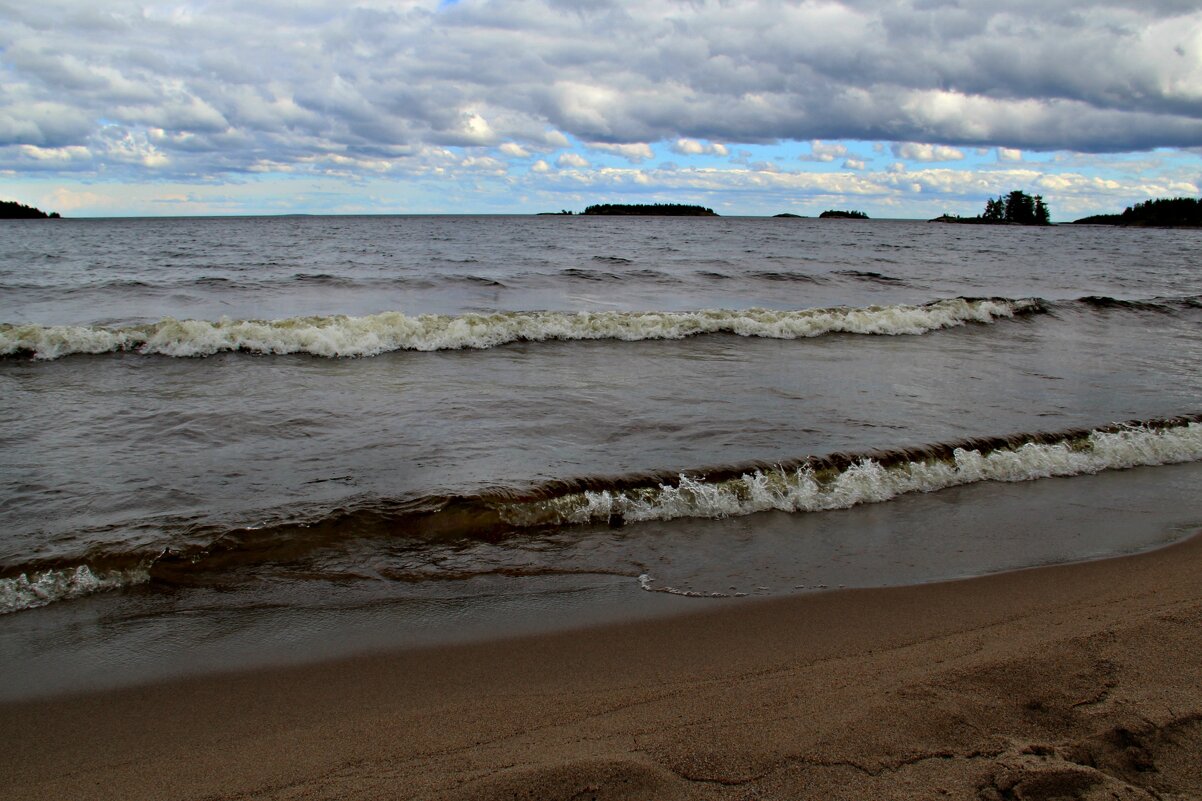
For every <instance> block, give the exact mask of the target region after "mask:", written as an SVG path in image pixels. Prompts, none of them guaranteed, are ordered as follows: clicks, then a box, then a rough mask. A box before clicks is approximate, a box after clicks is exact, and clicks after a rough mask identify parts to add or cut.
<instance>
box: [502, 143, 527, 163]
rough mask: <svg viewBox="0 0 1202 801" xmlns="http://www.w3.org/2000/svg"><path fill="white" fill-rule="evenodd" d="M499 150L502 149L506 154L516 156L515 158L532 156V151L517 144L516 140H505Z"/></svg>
mask: <svg viewBox="0 0 1202 801" xmlns="http://www.w3.org/2000/svg"><path fill="white" fill-rule="evenodd" d="M498 150H500V151H501V152H502V153H504V154H505V155H506V156H510V157H511V158H515V159H525V158H530V151H529V150H527V149H526V148H524V147H522V146H521V145H519V144H517V143H516V142H505V143H504V144H502V145H501V146H500V147H499V148H498Z"/></svg>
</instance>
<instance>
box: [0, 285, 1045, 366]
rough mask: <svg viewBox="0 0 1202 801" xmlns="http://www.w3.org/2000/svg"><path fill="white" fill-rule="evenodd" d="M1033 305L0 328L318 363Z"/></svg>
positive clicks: (115, 346) (908, 318)
mask: <svg viewBox="0 0 1202 801" xmlns="http://www.w3.org/2000/svg"><path fill="white" fill-rule="evenodd" d="M1034 308H1037V302H1036V301H1034V300H965V299H963V298H952V299H949V300H940V301H936V302H934V303H929V304H926V305H922V306H911V305H894V306H867V307H863V308H842V307H841V308H831V309H805V310H794V311H774V310H771V309H744V310H704V311H695V312H614V311H600V312H548V311H544V312H498V313H495V314H463V315H458V316H447V315H434V314H422V315H417V316H409V315H405V314H402V313H400V312H382V313H380V314H372V315H368V316H365V317H347V316H341V315H340V316H333V317H296V318H289V319H283V320H267V321H263V320H228V319H227V320H218V321H216V322H210V321H205V320H175V319H171V318H167V319H164V320H160V321H159V322H157V323H152V324H149V325H141V326H129V327H125V328H104V327H93V326H42V325H32V324H30V325H0V354H3V355H11V354H15V353H32V354H33V356H34V358H37V359H57V358H59V357H62V356H67V355H70V354H76V353H79V354H97V353H108V352H113V351H121V350H134V351H138V352H140V353H146V354H159V355H164V356H180V357H186V356H208V355H212V354H214V353H220V352H222V351H234V350H242V351H249V352H252V353H263V354H287V353H307V354H311V355H314V356H324V357H348V356H375V355H378V354H380V353H387V352H389V351H396V350H418V351H433V350H457V349H461V348H492V347H496V346H498V345H504V344H506V343H509V342H518V341H530V342H542V341H546V340H584V339H616V340H624V341H637V340H647V339H683V338H685V337H689V336H696V335H699V334H716V333H727V334H738V335H740V336H747V337H768V338H774V339H799V338H803V337H816V336H821V335H823V334H830V333H850V334H877V335H899V334H923V333H927V332H929V331H935V330H938V329H943V328H950V327H953V326H959V325H964V324H965V323H969V322H976V323H990V322H993V321H994V320H997V319H1000V318H1007V317H1013V316H1014V315H1015V314H1017V313H1021V312H1024V311H1029V310H1032V309H1034Z"/></svg>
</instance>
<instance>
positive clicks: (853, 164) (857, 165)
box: [843, 159, 868, 170]
mask: <svg viewBox="0 0 1202 801" xmlns="http://www.w3.org/2000/svg"><path fill="white" fill-rule="evenodd" d="M867 166H868V165H867V163H865V162H864V161H862V160H860V159H847V160H846V161H844V162H843V169H845V170H862V169H865V168H866V167H867Z"/></svg>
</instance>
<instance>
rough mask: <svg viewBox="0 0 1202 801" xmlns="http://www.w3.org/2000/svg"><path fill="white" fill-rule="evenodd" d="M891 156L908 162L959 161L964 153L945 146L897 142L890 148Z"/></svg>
mask: <svg viewBox="0 0 1202 801" xmlns="http://www.w3.org/2000/svg"><path fill="white" fill-rule="evenodd" d="M892 150H893V155H894V156H896V157H897V158H899V159H908V160H909V161H960V160H962V159H963V158H964V153H963V151H961V150H958V149H957V148H954V147H947V146H946V145H923V144H918V143H915V142H897V143H894V144H893V146H892Z"/></svg>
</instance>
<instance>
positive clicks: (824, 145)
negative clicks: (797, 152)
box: [798, 139, 847, 162]
mask: <svg viewBox="0 0 1202 801" xmlns="http://www.w3.org/2000/svg"><path fill="white" fill-rule="evenodd" d="M846 155H847V145H842V144H839V143H837V142H830V143H828V142H822V141H820V140H818V139H814V140H811V141H810V152H809V153H805V154H803V155H801V156H799V157H798V158H800V159H801V160H802V161H820V162H829V161H834V160H835V159H838V158H843V157H844V156H846Z"/></svg>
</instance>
